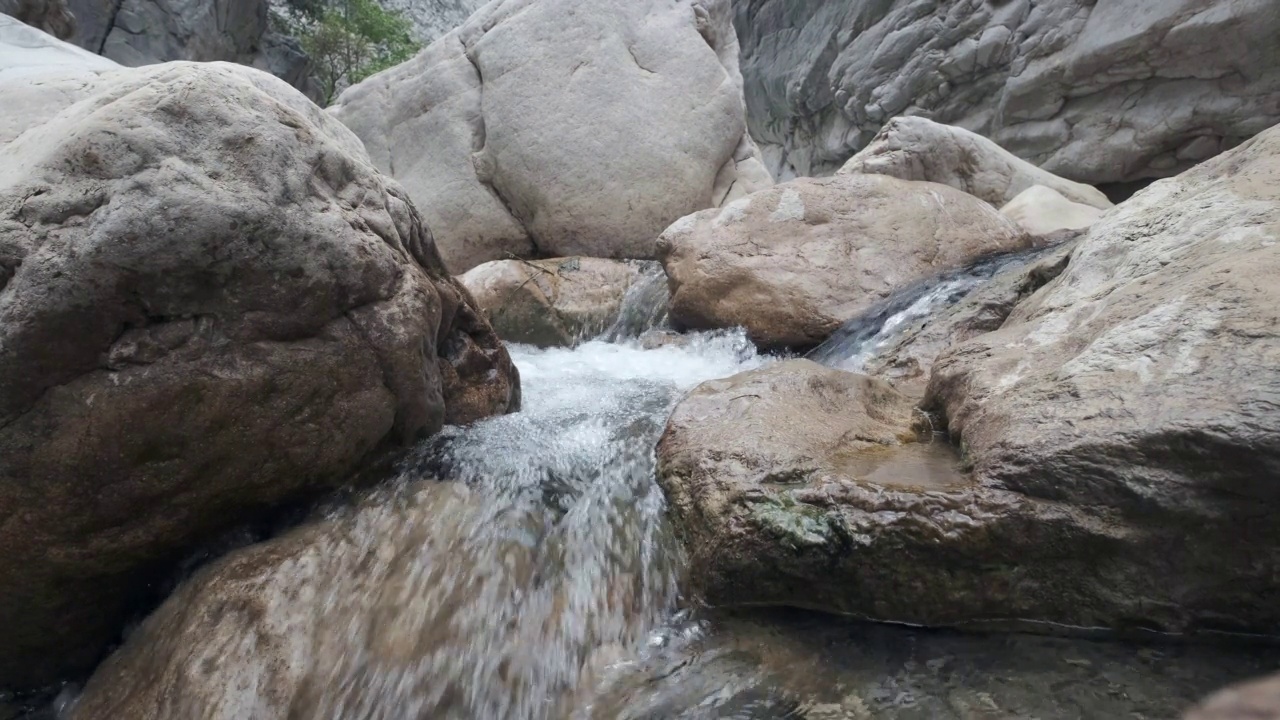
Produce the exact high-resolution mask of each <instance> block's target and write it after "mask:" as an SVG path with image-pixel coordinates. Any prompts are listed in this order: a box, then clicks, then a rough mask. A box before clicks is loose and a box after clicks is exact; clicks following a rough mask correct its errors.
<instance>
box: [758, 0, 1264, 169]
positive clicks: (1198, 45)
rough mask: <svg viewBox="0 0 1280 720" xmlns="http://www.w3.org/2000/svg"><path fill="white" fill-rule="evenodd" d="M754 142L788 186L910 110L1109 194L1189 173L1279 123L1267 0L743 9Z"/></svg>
mask: <svg viewBox="0 0 1280 720" xmlns="http://www.w3.org/2000/svg"><path fill="white" fill-rule="evenodd" d="M734 9H735V11H736V17H735V24H736V26H737V28H738V35H739V37H740V38H741V41H742V68H743V75H744V77H745V78H746V97H747V103H748V112H747V115H748V117H749V118H750V120H751V132H752V134H753V135H754V136H755V138H756V140H758V141H759V142H760V143H761V144H762V147H763V149H764V154H765V156H766V157H767V158H768V161H769V166H770V168H771V169H772V170H773V171H774V173H775V175H777V176H778V177H780V178H785V177H790V176H791V174H793V173H794V174H799V175H815V174H822V173H827V172H831V171H834V170H835V169H837V168H838V167H840V165H841V164H843V163H844V162H845V160H847V159H848V158H849V157H850V156H851V155H852V154H854V153H855V152H857V151H858V150H861V149H862V148H863V147H865V146H866V145H867V143H869V142H871V140H872V138H873V137H874V136H875V134H876V133H877V132H879V131H880V129H881V127H882V126H883V125H884V123H885V122H886V121H887V120H889V119H890V118H893V117H896V116H899V115H923V116H927V117H930V118H933V119H934V120H937V121H939V122H943V123H949V124H953V125H958V126H961V127H964V128H967V129H969V130H972V131H975V132H977V133H979V134H981V135H983V136H985V137H989V138H991V139H992V140H994V141H995V142H997V143H999V144H1000V145H1001V146H1002V147H1004V148H1006V149H1008V150H1010V151H1011V152H1013V153H1014V154H1015V155H1017V156H1018V157H1021V158H1024V159H1026V160H1029V161H1031V162H1032V163H1035V164H1036V165H1038V166H1040V167H1042V168H1044V169H1045V170H1048V171H1050V172H1053V173H1056V174H1058V175H1062V176H1064V177H1068V178H1071V179H1073V180H1078V181H1081V182H1087V183H1091V184H1094V185H1098V184H1102V183H1112V182H1128V181H1135V180H1141V179H1143V178H1158V177H1167V176H1170V175H1174V174H1176V173H1178V172H1180V171H1182V170H1185V169H1187V168H1189V167H1191V166H1192V165H1194V164H1195V163H1197V162H1200V161H1202V160H1205V159H1206V158H1209V157H1212V156H1214V155H1216V154H1218V153H1220V152H1222V151H1224V150H1226V149H1229V148H1231V147H1233V146H1234V145H1236V144H1239V143H1240V142H1242V141H1243V140H1245V139H1247V138H1249V137H1252V136H1253V135H1255V134H1256V133H1259V132H1262V131H1263V130H1264V129H1266V128H1268V127H1270V126H1272V125H1274V124H1276V123H1277V122H1280V106H1278V105H1277V104H1276V102H1275V98H1276V95H1277V93H1280V44H1277V43H1276V42H1275V37H1276V36H1277V34H1278V33H1280V12H1277V8H1276V6H1275V4H1274V3H1270V2H1259V1H1256V0H1160V1H1159V2H1153V0H1110V1H1109V2H1090V1H1088V0H1005V1H1002V2H993V1H991V0H954V1H953V2H936V0H878V1H877V2H870V1H869V0H827V1H826V2H797V1H796V0H739V1H738V2H736V3H735V6H734Z"/></svg>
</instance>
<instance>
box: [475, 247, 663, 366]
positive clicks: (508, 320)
mask: <svg viewBox="0 0 1280 720" xmlns="http://www.w3.org/2000/svg"><path fill="white" fill-rule="evenodd" d="M649 264H650V265H653V264H654V263H649ZM642 271H643V266H642V264H641V263H638V262H625V261H621V260H604V259H600V258H585V257H572V258H556V259H552V260H534V261H528V260H494V261H492V262H487V263H485V264H483V265H479V266H477V267H474V268H472V269H471V270H469V271H468V272H467V273H466V274H464V275H462V276H461V277H459V278H458V280H459V282H461V283H462V284H463V285H464V286H465V287H466V288H467V290H469V291H471V295H472V296H473V297H474V298H475V300H476V304H477V306H478V307H479V308H480V310H481V312H483V313H484V316H485V318H486V319H487V320H488V321H489V323H490V324H491V325H493V329H494V330H495V331H496V332H497V333H498V336H499V337H501V338H502V339H503V340H506V341H507V342H518V343H527V344H530V345H537V346H538V347H557V346H570V345H574V344H576V343H577V342H578V341H580V340H584V339H587V338H589V337H593V336H595V335H598V334H600V333H601V332H603V331H604V330H605V329H607V328H608V327H610V326H611V325H613V323H614V322H616V321H617V319H618V313H619V311H620V310H621V309H622V302H623V299H624V298H625V297H626V295H627V291H628V290H629V289H630V288H631V286H632V285H633V284H634V283H635V282H636V281H638V280H639V279H640V277H641V274H642Z"/></svg>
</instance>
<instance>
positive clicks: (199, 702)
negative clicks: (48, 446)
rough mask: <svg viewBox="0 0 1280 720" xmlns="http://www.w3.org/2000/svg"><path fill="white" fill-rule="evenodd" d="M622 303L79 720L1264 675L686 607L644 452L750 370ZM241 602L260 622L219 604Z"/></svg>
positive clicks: (1181, 691)
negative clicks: (518, 400) (510, 394)
mask: <svg viewBox="0 0 1280 720" xmlns="http://www.w3.org/2000/svg"><path fill="white" fill-rule="evenodd" d="M969 277H970V276H965V278H969ZM965 278H959V277H951V278H944V279H943V281H942V283H943V284H942V285H939V286H937V287H926V288H922V289H920V292H919V293H918V294H917V295H916V296H915V298H914V299H912V300H910V301H909V302H907V301H906V300H904V301H903V302H904V303H905V304H904V305H902V306H901V307H899V308H898V309H897V310H894V311H893V312H892V313H888V314H886V315H885V317H891V316H894V315H897V314H901V313H903V312H908V311H910V312H915V311H914V310H912V308H916V307H917V306H919V305H920V304H921V303H922V302H924V303H925V304H926V305H928V304H929V303H930V302H932V301H927V302H926V299H927V298H931V297H940V296H942V295H947V296H950V295H951V294H953V290H946V289H944V286H948V284H952V285H954V284H955V283H962V284H963V283H968V282H969V279H965ZM975 282H976V281H975ZM957 287H958V286H957ZM633 290H634V291H635V292H634V293H633V294H632V296H631V297H630V298H629V301H628V305H629V306H631V305H640V306H641V307H640V308H639V309H637V308H635V307H630V308H629V309H628V310H627V311H626V312H624V319H623V321H622V324H629V325H628V327H627V328H626V329H625V330H624V329H619V326H615V328H613V329H612V330H611V331H610V332H609V333H607V334H606V337H608V338H609V340H596V341H591V342H586V343H583V344H581V345H579V346H578V347H576V348H573V349H549V350H537V349H533V348H529V347H521V346H516V347H513V348H512V355H513V358H514V359H515V362H516V364H517V365H518V366H519V369H520V372H521V377H522V382H523V387H524V398H525V403H524V408H523V410H522V411H521V412H519V413H517V414H513V415H509V416H505V417H499V418H492V419H489V420H487V421H484V422H480V423H477V424H475V425H473V426H470V427H466V428H451V429H448V430H447V431H446V432H444V433H443V434H441V435H439V436H437V437H436V438H433V439H432V440H430V441H429V442H427V443H426V444H424V446H423V447H421V448H420V449H419V452H418V453H417V455H416V457H415V458H414V459H413V460H412V461H410V462H408V463H407V464H406V466H405V469H404V472H403V477H402V478H401V482H399V483H397V484H394V485H393V486H392V487H389V488H386V489H383V490H380V491H377V492H375V493H373V494H372V495H371V496H370V497H367V498H365V500H364V501H362V502H360V503H356V504H354V505H353V506H352V507H350V508H346V509H343V510H340V511H336V512H334V513H333V514H332V515H331V516H330V517H329V518H327V519H326V520H324V521H323V522H320V523H317V524H313V525H311V526H307V527H304V528H300V529H299V530H297V531H294V532H293V533H291V534H289V535H286V536H284V537H282V538H278V539H276V540H273V541H271V542H270V543H267V544H266V545H263V546H255V547H254V548H248V549H247V550H246V551H242V552H243V553H245V554H244V555H242V556H241V557H242V562H241V564H240V565H238V566H236V572H235V573H234V582H231V583H224V585H223V586H222V587H221V589H215V588H212V587H210V586H202V585H201V584H200V583H199V582H193V583H191V584H189V585H188V587H186V588H184V589H183V590H180V591H179V593H178V595H177V596H175V598H174V599H173V601H171V602H170V603H168V604H167V606H166V607H169V606H173V607H174V608H177V609H176V610H172V611H169V614H168V615H167V616H166V610H162V611H161V612H160V613H157V617H158V618H160V619H157V618H153V619H152V620H151V621H149V622H148V623H147V624H144V626H143V627H142V628H141V629H140V630H139V631H138V635H139V637H140V638H141V640H139V637H135V638H134V640H135V641H137V642H131V643H130V645H129V646H127V647H126V652H125V653H123V654H122V662H123V663H124V667H128V668H131V672H129V673H112V674H111V675H112V677H115V678H123V679H121V680H118V685H117V686H113V687H110V688H108V689H107V691H105V693H104V692H102V691H100V690H99V691H95V690H94V689H93V688H92V687H91V688H90V691H89V692H87V693H86V700H85V701H84V703H82V705H84V706H83V707H80V708H78V709H77V711H76V712H75V713H73V714H72V717H73V718H81V717H89V718H104V717H112V712H113V711H112V710H111V708H116V707H127V705H120V704H119V703H120V702H122V701H121V698H130V697H133V698H138V697H142V698H144V700H142V703H143V705H147V706H151V705H154V704H156V703H159V702H161V701H159V700H155V699H152V697H153V695H154V697H156V698H160V697H168V698H170V700H171V701H172V698H173V697H175V696H176V697H180V698H182V699H181V700H179V701H173V704H171V706H170V707H171V711H170V712H171V713H172V715H168V716H165V717H174V718H178V717H196V716H199V717H204V718H225V719H226V720H232V719H233V718H235V719H236V720H243V719H250V718H257V717H279V718H285V717H288V718H306V719H311V718H315V719H317V720H324V719H328V718H335V719H336V718H341V719H342V720H427V719H436V718H439V719H444V720H449V719H454V718H456V719H458V720H462V719H464V718H486V719H487V718H494V719H504V720H505V719H508V718H509V719H512V720H541V719H543V718H547V719H551V718H574V719H587V718H598V719H601V720H613V719H623V718H630V719H634V720H641V719H643V720H666V719H668V718H687V719H689V720H694V719H698V718H708V719H710V718H738V719H740V720H767V719H770V718H793V719H804V720H844V719H848V720H854V719H857V720H872V719H875V720H880V719H885V720H890V719H892V720H898V719H901V720H908V719H916V718H920V719H924V718H956V719H958V720H960V719H964V720H968V719H972V718H1042V719H1043V720H1057V719H1063V720H1065V719H1067V718H1110V717H1116V718H1172V717H1175V716H1176V715H1177V713H1178V712H1179V711H1180V710H1181V709H1182V708H1184V707H1185V706H1186V705H1187V704H1188V703H1190V702H1191V701H1192V700H1194V699H1195V698H1196V697H1197V696H1199V695H1202V694H1203V693H1205V692H1207V691H1209V690H1212V689H1213V688H1215V687H1217V686H1219V685H1221V684H1223V683H1226V682H1230V681H1233V680H1237V679H1239V678H1242V677H1245V676H1247V675H1250V674H1254V673H1257V672H1260V671H1263V670H1265V669H1266V667H1267V665H1268V664H1270V665H1272V666H1274V664H1275V660H1276V656H1275V655H1274V654H1273V653H1270V652H1269V651H1259V652H1254V653H1242V652H1239V651H1226V650H1217V649H1213V648H1192V647H1180V646H1169V647H1158V648H1144V647H1138V646H1130V645H1123V644H1118V643H1099V642H1088V641H1082V640H1065V639H1052V638H1039V637H1029V636H1016V635H1001V636H980V635H960V634H952V633H939V632H927V631H923V630H917V629H910V628H902V627H890V626H869V625H863V624H857V623H850V622H845V621H843V620H839V619H836V618H830V617H822V616H816V615H808V614H800V613H786V612H772V613H753V614H745V615H739V614H733V613H725V612H720V613H716V612H711V611H708V610H706V609H700V608H698V607H697V606H696V602H695V601H694V599H692V598H685V597H682V596H681V594H680V581H681V568H682V566H681V553H680V549H679V547H678V545H677V543H676V542H675V540H674V537H673V535H672V533H671V531H670V529H669V528H668V527H667V525H666V520H665V516H664V500H663V496H662V493H661V491H660V489H659V488H658V486H657V484H656V481H655V473H654V462H655V460H654V446H655V443H656V441H657V439H658V437H659V435H660V434H661V432H662V429H663V427H664V424H665V422H666V418H667V416H668V415H669V413H670V410H671V408H672V406H673V405H674V404H675V403H676V402H678V400H679V399H680V397H682V395H683V394H684V393H686V392H687V391H688V390H690V389H691V388H693V387H694V386H695V385H697V384H698V383H700V382H702V381H705V380H710V379H713V378H721V377H725V376H728V375H731V374H734V373H737V372H740V371H743V370H747V369H750V368H753V367H758V366H760V365H762V364H764V363H766V362H768V359H766V358H763V357H760V356H758V355H757V354H756V353H755V352H754V350H753V349H752V347H751V346H750V344H749V343H748V342H747V340H746V339H745V336H744V335H743V334H742V333H740V332H726V333H714V334H702V335H695V336H691V337H687V338H684V339H683V340H682V341H681V342H679V343H670V344H658V346H655V343H646V342H641V341H639V340H637V339H635V338H634V337H630V338H628V336H634V335H635V333H636V332H638V331H640V330H642V329H643V328H644V327H645V326H648V325H651V324H652V323H653V322H654V321H656V320H657V319H659V316H660V314H659V313H656V312H654V311H652V310H651V309H650V310H646V309H645V308H652V307H653V303H654V302H656V301H657V300H658V299H660V298H658V296H661V294H662V289H661V288H660V287H658V286H657V285H656V284H654V283H648V284H645V283H644V282H641V283H637V285H636V287H634V288H633ZM954 292H959V291H958V290H955V291H954ZM627 312H630V313H631V314H630V315H628V314H627ZM886 330H888V324H887V323H884V322H881V323H880V324H879V327H878V328H877V330H876V332H875V333H871V334H870V335H868V337H874V336H875V335H877V334H882V333H883V332H885V331H886ZM864 340H865V338H864ZM847 350H848V348H846V351H847ZM864 351H865V348H863V349H859V350H857V352H864ZM948 458H949V456H944V455H937V456H935V454H933V453H930V452H928V449H927V448H926V449H925V450H924V451H922V454H921V455H920V456H919V457H915V456H913V457H908V458H898V459H894V458H885V459H884V463H890V464H891V463H894V462H906V463H915V464H919V465H920V467H921V468H922V470H921V472H931V471H932V470H933V469H935V468H938V467H941V466H942V465H945V464H946V463H948V462H950V460H949V459H948ZM880 469H881V465H878V464H876V463H874V462H873V463H872V464H871V465H869V466H868V467H867V468H865V471H866V472H867V473H869V474H874V473H876V472H878V471H880ZM946 470H947V468H943V469H942V470H940V472H943V471H946ZM227 585H230V586H231V587H230V588H228V587H227ZM184 593H185V594H184ZM246 596H247V597H251V598H252V599H253V603H251V604H252V605H253V607H257V608H259V610H258V611H256V612H254V613H248V614H245V615H244V616H243V617H242V616H241V615H237V614H236V613H233V612H229V611H227V610H226V609H225V608H228V607H239V605H236V604H233V603H232V604H229V600H228V599H229V598H230V599H232V600H235V601H237V602H243V599H244V597H246ZM211 608H212V609H211ZM218 613H226V614H225V615H219V614H218ZM211 618H214V619H213V620H211ZM211 622H212V623H214V624H213V625H212V626H211V625H210V623H211ZM219 633H224V634H225V637H222V636H221V635H220V634H219ZM247 637H252V638H253V641H252V642H248V641H246V640H245V638H247ZM220 638H221V639H220ZM129 647H133V648H134V650H133V651H132V653H133V654H132V655H130V654H129V653H130V651H129ZM130 663H135V664H133V665H130ZM144 670H145V671H144ZM130 683H131V685H130ZM95 692H98V693H99V695H106V696H107V698H106V699H105V700H104V699H102V698H101V697H99V698H97V699H95V698H94V697H93V696H94V693H95ZM149 693H150V694H149ZM184 702H185V703H186V705H184V704H183V703H184ZM95 703H96V705H95ZM102 708H107V709H105V710H103V709H102ZM172 708H177V709H176V710H175V709H172ZM80 712H83V713H85V714H83V715H81V714H78V713H80ZM116 715H118V712H116Z"/></svg>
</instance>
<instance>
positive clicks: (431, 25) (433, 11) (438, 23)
mask: <svg viewBox="0 0 1280 720" xmlns="http://www.w3.org/2000/svg"><path fill="white" fill-rule="evenodd" d="M488 2H489V0H382V2H381V5H382V6H383V7H385V8H388V9H391V10H397V11H399V12H400V13H402V14H403V15H404V16H405V17H406V18H408V19H409V22H411V23H413V29H414V34H415V35H416V36H417V38H418V40H420V41H422V42H424V43H431V42H434V41H435V40H436V39H437V38H439V37H441V36H442V35H444V34H446V33H448V32H449V31H450V30H452V29H454V28H456V27H458V26H459V25H461V24H462V23H464V22H466V20H467V18H469V17H471V14H472V13H474V12H475V11H477V10H479V9H480V8H482V7H484V5H485V4H486V3H488Z"/></svg>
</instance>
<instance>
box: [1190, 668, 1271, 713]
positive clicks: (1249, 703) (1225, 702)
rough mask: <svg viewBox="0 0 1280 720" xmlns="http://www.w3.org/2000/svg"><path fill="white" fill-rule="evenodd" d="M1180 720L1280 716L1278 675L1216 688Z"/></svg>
mask: <svg viewBox="0 0 1280 720" xmlns="http://www.w3.org/2000/svg"><path fill="white" fill-rule="evenodd" d="M1183 720H1280V677H1276V676H1272V677H1269V678H1264V679H1262V680H1254V681H1252V682H1247V683H1240V684H1239V685H1233V686H1231V687H1229V688H1227V689H1225V690H1222V691H1220V692H1216V693H1214V694H1213V695H1211V696H1210V697H1209V698H1208V699H1207V700H1205V701H1204V702H1203V703H1201V704H1200V705H1198V706H1196V707H1195V708H1193V709H1191V710H1190V711H1188V712H1187V714H1186V715H1185V716H1184V718H1183Z"/></svg>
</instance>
